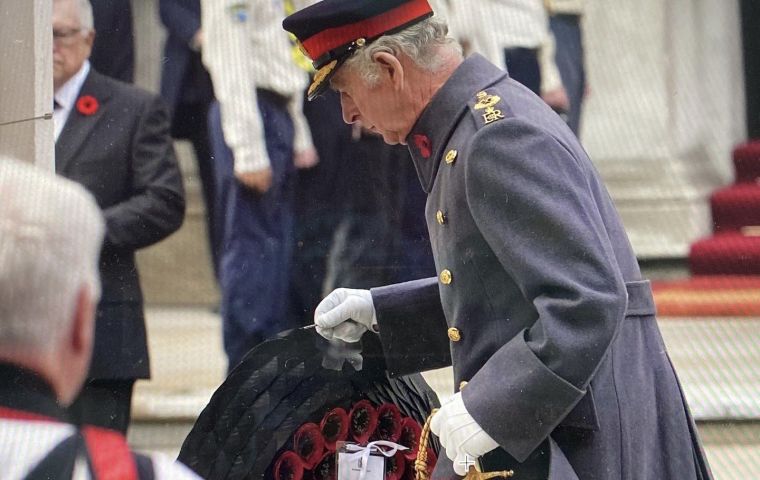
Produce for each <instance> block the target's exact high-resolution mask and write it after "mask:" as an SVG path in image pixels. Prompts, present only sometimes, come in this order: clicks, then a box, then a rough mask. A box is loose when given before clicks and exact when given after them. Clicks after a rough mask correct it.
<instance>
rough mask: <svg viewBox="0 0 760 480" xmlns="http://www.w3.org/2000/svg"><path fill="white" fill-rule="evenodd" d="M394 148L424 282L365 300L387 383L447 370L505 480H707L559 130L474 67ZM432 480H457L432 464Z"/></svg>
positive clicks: (536, 106) (484, 68)
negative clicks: (412, 190) (419, 218)
mask: <svg viewBox="0 0 760 480" xmlns="http://www.w3.org/2000/svg"><path fill="white" fill-rule="evenodd" d="M409 146H410V150H411V152H412V156H413V159H414V164H415V166H416V168H417V172H418V174H419V178H420V180H421V182H422V187H423V188H424V190H425V191H426V192H427V193H428V200H427V207H426V217H427V223H428V229H429V232H430V239H431V243H432V247H433V251H434V256H435V264H436V268H437V271H438V277H437V278H430V279H424V280H418V281H413V282H408V283H403V284H398V285H391V286H387V287H381V288H376V289H373V290H372V296H373V300H374V302H375V307H376V311H377V317H378V322H379V330H380V337H381V341H382V343H383V347H384V349H385V354H386V357H387V363H388V368H389V370H390V371H391V373H392V374H405V373H409V372H412V371H420V370H426V369H431V368H437V367H441V366H444V365H447V364H452V365H453V369H454V376H455V384H456V385H457V388H460V389H462V396H463V400H464V403H465V406H466V407H467V409H468V411H469V412H470V414H471V415H472V416H473V417H474V418H475V420H476V421H477V422H478V423H479V424H480V425H481V426H482V427H483V429H484V430H485V431H486V432H487V433H488V434H489V435H490V436H491V437H493V438H494V439H495V440H496V441H497V442H498V443H499V444H500V446H501V450H497V451H495V452H492V453H491V454H488V455H486V457H484V460H487V459H488V458H491V457H493V458H496V459H497V460H498V461H497V462H496V463H498V464H499V465H505V464H506V465H509V466H510V467H511V468H514V470H515V478H519V479H527V478H540V477H543V478H546V477H547V476H548V477H549V478H551V479H576V478H579V479H583V480H588V479H636V480H645V479H650V480H663V479H679V480H682V479H698V478H710V471H709V467H708V466H707V463H706V460H705V458H704V454H703V452H702V449H701V446H700V443H699V439H698V436H697V432H696V430H695V427H694V422H693V420H692V418H691V415H690V413H689V410H688V406H687V405H686V402H685V400H684V398H683V395H682V392H681V389H680V386H679V384H678V380H677V377H676V374H675V372H674V370H673V367H672V365H671V363H670V360H669V358H668V356H667V353H666V351H665V346H664V345H663V341H662V338H661V336H660V332H659V330H658V327H657V322H656V319H655V309H654V304H653V301H652V295H651V290H650V287H649V283H648V282H647V281H646V280H643V279H642V278H641V274H640V271H639V267H638V264H637V261H636V258H635V256H634V254H633V251H632V249H631V247H630V244H629V242H628V239H627V237H626V234H625V232H624V230H623V226H622V224H621V222H620V219H619V217H618V214H617V212H616V211H615V208H614V206H613V203H612V201H611V200H610V198H609V196H608V193H607V191H606V190H605V188H604V186H603V185H602V182H601V180H600V179H599V176H598V174H597V172H596V171H595V169H594V167H593V165H592V164H591V161H590V160H589V158H588V156H587V155H586V153H585V152H584V151H583V149H582V147H581V146H580V144H579V142H578V140H577V139H576V138H575V137H574V135H573V134H572V132H571V131H570V130H569V129H568V128H567V126H566V125H565V124H564V123H563V122H562V120H561V119H560V118H559V117H557V116H556V115H555V114H554V113H553V112H552V111H551V109H550V108H549V107H547V106H546V105H545V104H544V103H543V102H542V101H541V100H540V99H539V98H538V97H536V96H535V95H533V94H532V93H531V92H530V91H528V90H527V89H526V88H524V87H522V86H521V85H519V84H518V83H516V82H515V81H513V80H511V79H510V78H509V77H508V75H507V74H506V73H505V72H504V71H502V70H500V69H498V68H496V67H495V66H493V65H492V64H490V63H489V62H487V61H486V60H485V59H483V58H482V57H480V56H477V55H476V56H472V57H470V58H469V59H467V60H465V62H464V63H463V64H462V65H461V66H460V67H459V68H458V69H457V71H456V72H455V73H454V75H453V76H452V77H451V78H450V80H449V81H448V82H447V83H446V84H445V85H444V86H443V87H442V89H441V90H440V91H439V92H438V93H437V94H436V95H435V97H434V98H433V100H432V102H431V103H430V105H428V107H427V108H426V110H425V111H424V112H423V113H422V115H421V116H420V118H419V119H418V121H417V123H416V125H415V126H414V128H413V130H412V133H411V135H410V136H409ZM537 472H538V473H537ZM434 478H456V476H455V474H454V473H453V470H452V466H451V463H450V462H449V461H448V459H447V458H446V457H445V455H441V458H440V460H439V463H438V466H437V467H436V471H435V475H434Z"/></svg>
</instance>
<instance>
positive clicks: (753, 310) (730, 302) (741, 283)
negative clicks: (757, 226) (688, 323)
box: [652, 275, 760, 317]
mask: <svg viewBox="0 0 760 480" xmlns="http://www.w3.org/2000/svg"><path fill="white" fill-rule="evenodd" d="M652 289H653V291H654V299H655V304H656V305H657V314H658V315H659V316H661V317H760V276H741V275H735V276H733V275H715V276H695V277H692V278H689V279H686V280H677V281H669V282H653V283H652Z"/></svg>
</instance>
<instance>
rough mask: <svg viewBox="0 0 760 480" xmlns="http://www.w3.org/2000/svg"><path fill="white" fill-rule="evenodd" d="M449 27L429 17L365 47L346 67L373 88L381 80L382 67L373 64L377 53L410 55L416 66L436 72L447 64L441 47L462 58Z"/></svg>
mask: <svg viewBox="0 0 760 480" xmlns="http://www.w3.org/2000/svg"><path fill="white" fill-rule="evenodd" d="M448 33H449V27H448V25H447V24H446V22H444V21H443V20H440V19H438V18H437V17H431V18H427V19H425V20H423V21H421V22H419V23H416V24H414V25H412V26H410V27H408V28H405V29H403V30H401V31H399V32H397V33H393V34H389V35H383V36H382V37H380V38H378V39H377V40H375V41H373V42H372V43H370V44H368V45H367V46H366V47H363V48H360V49H359V50H357V51H356V53H354V55H353V56H352V57H351V58H349V59H348V60H347V61H346V63H345V66H346V67H347V68H350V69H352V70H353V71H354V72H357V73H358V74H359V75H360V76H361V77H362V78H363V79H364V81H365V82H366V83H367V84H369V85H370V86H372V85H375V84H376V83H377V81H378V79H379V78H380V66H379V65H378V64H377V62H375V61H374V59H373V56H374V55H375V54H376V53H380V52H385V53H390V54H393V55H396V56H398V54H399V53H402V52H403V53H404V54H405V55H407V56H408V57H409V58H410V59H411V60H412V61H413V62H414V63H415V64H416V65H417V66H419V67H420V68H422V69H424V70H427V71H429V72H433V73H434V72H437V71H438V70H439V69H440V68H441V67H442V66H443V64H444V62H445V61H446V58H445V56H442V55H440V52H439V49H440V48H441V47H444V48H449V49H451V51H452V52H456V53H457V54H459V55H460V56H461V55H462V47H461V45H459V42H457V41H456V40H455V39H454V38H452V37H450V36H449V35H448Z"/></svg>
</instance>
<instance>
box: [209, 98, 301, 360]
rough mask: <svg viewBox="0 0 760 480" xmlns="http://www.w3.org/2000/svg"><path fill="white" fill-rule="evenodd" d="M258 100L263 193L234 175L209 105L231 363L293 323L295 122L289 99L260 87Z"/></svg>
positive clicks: (224, 313)
mask: <svg viewBox="0 0 760 480" xmlns="http://www.w3.org/2000/svg"><path fill="white" fill-rule="evenodd" d="M258 106H259V110H260V113H261V116H262V120H263V126H264V134H265V137H266V147H267V153H268V154H269V160H270V162H271V166H272V174H273V182H272V187H271V188H270V190H269V191H268V192H267V193H265V194H264V195H259V194H258V193H256V192H253V191H251V190H249V189H247V188H245V187H244V186H243V185H242V184H240V183H239V182H238V181H237V180H236V179H235V176H234V169H233V166H234V164H233V155H232V152H231V151H230V149H229V148H228V147H227V146H226V144H225V143H224V138H223V136H222V129H221V116H220V114H219V107H218V104H214V105H212V107H211V109H210V112H209V130H210V137H211V148H212V151H213V156H214V172H215V177H216V179H217V182H216V187H217V191H216V201H215V208H216V213H217V214H218V215H220V216H223V217H220V216H218V217H217V218H218V219H219V221H221V222H223V225H224V226H223V228H222V232H221V234H222V238H223V241H222V252H221V261H220V264H219V283H220V288H221V292H222V302H221V315H222V322H223V337H224V349H225V352H226V353H227V358H228V360H229V365H228V366H229V369H230V370H231V369H232V368H233V367H234V366H235V365H237V364H238V363H239V362H240V360H241V359H242V358H243V356H244V355H245V354H246V353H247V352H248V350H250V349H251V348H252V347H254V346H256V345H257V344H258V343H260V342H261V341H263V340H265V339H267V338H270V337H272V336H274V335H276V334H277V333H279V332H281V331H283V330H287V329H289V328H292V327H293V326H294V325H291V324H290V322H289V321H288V316H287V315H286V305H287V300H288V297H287V295H288V285H289V282H288V280H289V278H288V277H289V269H290V262H291V256H292V248H293V179H294V170H295V167H294V166H293V134H294V130H293V122H292V119H291V118H290V115H289V114H288V112H287V109H286V107H285V105H284V104H282V103H281V102H277V101H276V100H273V99H272V97H271V96H270V95H263V94H261V93H260V94H259V95H258Z"/></svg>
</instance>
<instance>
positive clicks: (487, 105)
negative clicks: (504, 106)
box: [475, 92, 504, 125]
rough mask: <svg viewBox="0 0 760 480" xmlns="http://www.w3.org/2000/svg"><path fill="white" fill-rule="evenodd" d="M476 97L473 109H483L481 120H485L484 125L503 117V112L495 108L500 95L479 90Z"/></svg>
mask: <svg viewBox="0 0 760 480" xmlns="http://www.w3.org/2000/svg"><path fill="white" fill-rule="evenodd" d="M477 99H478V103H476V104H475V110H485V112H484V113H483V121H484V122H485V125H488V124H489V123H493V122H495V121H497V120H501V119H502V118H504V114H503V113H501V110H497V109H496V108H495V107H496V106H497V105H498V104H499V102H501V97H499V96H496V95H489V94H488V93H487V92H480V93H478V95H477Z"/></svg>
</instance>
